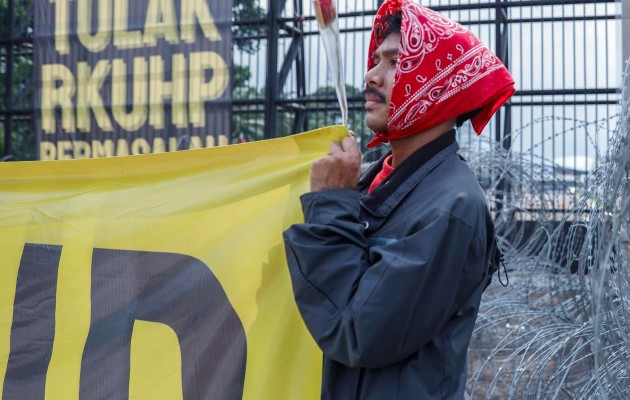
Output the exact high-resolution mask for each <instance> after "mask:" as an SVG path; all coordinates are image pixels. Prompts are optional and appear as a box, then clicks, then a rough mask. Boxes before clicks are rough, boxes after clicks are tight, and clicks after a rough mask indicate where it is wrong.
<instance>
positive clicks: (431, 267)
mask: <svg viewBox="0 0 630 400" xmlns="http://www.w3.org/2000/svg"><path fill="white" fill-rule="evenodd" d="M365 80H366V89H365V100H366V103H365V109H366V111H367V115H366V118H365V122H366V124H367V126H368V127H370V128H371V129H372V130H373V131H374V132H375V137H374V139H373V140H372V142H371V143H370V145H369V146H374V145H377V144H379V143H383V142H386V141H389V142H390V143H391V152H390V153H389V154H388V155H386V156H385V157H383V159H381V160H380V161H378V162H376V163H375V164H374V165H372V166H371V167H370V168H368V169H367V170H366V171H365V172H364V173H363V175H362V176H361V172H360V160H361V154H360V152H359V150H358V149H357V146H356V144H355V142H354V139H353V138H350V137H348V138H345V139H344V140H343V141H342V142H341V143H334V144H333V145H332V146H331V153H330V154H329V155H328V156H326V157H324V158H322V159H320V160H317V161H315V162H314V163H313V166H312V170H311V192H310V193H307V194H305V195H304V196H302V207H303V212H304V224H298V225H294V226H292V227H291V228H289V229H288V230H287V231H286V232H285V245H286V252H287V260H288V263H289V270H290V274H291V279H292V284H293V290H294V294H295V299H296V302H297V305H298V308H299V310H300V313H301V315H302V317H303V319H304V321H305V323H306V326H307V327H308V329H309V331H310V333H311V334H312V336H313V338H314V339H315V341H316V342H317V344H318V345H319V346H320V348H321V349H322V351H323V353H324V370H323V383H322V398H323V399H335V400H337V399H340V400H345V399H382V400H389V399H423V400H424V399H458V400H459V399H462V398H463V396H464V390H465V386H466V352H467V348H468V344H469V341H470V337H471V335H472V331H473V327H474V324H475V319H476V317H477V312H478V308H479V303H480V301H481V294H482V292H483V290H484V289H485V288H486V287H487V285H488V284H489V282H490V276H491V274H492V273H493V271H494V270H495V269H496V261H495V258H496V254H497V251H496V242H495V240H494V229H493V224H492V220H491V217H490V213H489V211H488V208H487V205H486V202H485V198H484V194H483V192H482V190H481V188H480V186H479V184H478V182H477V180H476V178H475V176H474V174H473V172H472V171H471V170H470V168H469V167H468V166H467V165H466V163H465V161H464V160H463V159H462V158H461V157H459V156H458V155H457V153H456V151H457V150H458V145H457V142H456V140H455V132H454V130H453V127H454V125H455V124H456V123H461V122H462V121H461V120H462V119H463V118H460V117H461V116H464V117H470V116H472V119H471V122H472V125H473V127H474V128H475V130H476V131H477V132H478V133H479V132H481V130H482V129H483V127H484V126H485V125H486V124H487V122H488V120H489V119H490V118H491V116H492V115H493V114H494V112H495V111H496V110H497V109H498V108H499V107H500V106H501V104H503V103H504V102H505V101H506V100H507V99H508V98H509V97H510V96H511V95H512V94H513V92H514V88H513V83H514V82H513V80H512V78H511V76H510V75H509V73H508V72H507V70H506V69H505V67H504V66H503V65H502V64H501V62H500V61H499V60H498V59H497V58H496V56H494V55H493V54H492V53H491V52H490V51H489V50H488V49H487V48H486V47H485V46H484V45H483V44H481V42H480V41H479V39H477V38H476V37H475V36H474V35H473V34H472V33H470V32H469V31H467V30H466V29H464V28H463V27H461V26H460V25H458V24H456V23H454V22H453V21H450V20H448V19H446V18H445V17H443V16H441V15H439V14H437V13H435V12H433V11H431V10H429V9H427V8H424V7H422V6H419V5H417V4H414V3H412V2H411V1H410V0H386V1H385V3H384V4H383V5H382V6H381V8H380V9H379V11H378V13H377V16H376V19H375V21H374V26H373V30H372V38H371V43H370V59H369V61H368V72H367V74H366V76H365ZM458 118H459V119H460V120H459V121H458Z"/></svg>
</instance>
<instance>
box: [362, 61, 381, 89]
mask: <svg viewBox="0 0 630 400" xmlns="http://www.w3.org/2000/svg"><path fill="white" fill-rule="evenodd" d="M379 67H380V64H379V65H375V66H374V67H373V68H372V69H370V70H369V71H368V72H367V73H366V74H365V83H366V85H367V86H376V87H380V86H382V85H383V78H382V77H381V74H380V73H379Z"/></svg>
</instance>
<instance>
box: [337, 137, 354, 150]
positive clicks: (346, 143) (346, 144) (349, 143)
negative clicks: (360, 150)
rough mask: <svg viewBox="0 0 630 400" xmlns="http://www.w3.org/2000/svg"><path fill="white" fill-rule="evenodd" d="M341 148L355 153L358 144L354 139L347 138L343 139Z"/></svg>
mask: <svg viewBox="0 0 630 400" xmlns="http://www.w3.org/2000/svg"><path fill="white" fill-rule="evenodd" d="M341 148H342V149H343V151H354V150H356V148H357V142H355V141H354V138H351V137H346V138H343V141H342V142H341Z"/></svg>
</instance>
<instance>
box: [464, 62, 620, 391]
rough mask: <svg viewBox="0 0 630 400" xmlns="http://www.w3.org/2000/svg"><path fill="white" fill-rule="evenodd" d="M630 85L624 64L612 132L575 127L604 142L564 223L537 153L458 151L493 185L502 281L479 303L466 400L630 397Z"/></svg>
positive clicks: (599, 125)
mask: <svg viewBox="0 0 630 400" xmlns="http://www.w3.org/2000/svg"><path fill="white" fill-rule="evenodd" d="M629 74H630V60H628V61H627V62H626V69H625V73H624V77H623V82H624V88H623V89H622V92H623V93H622V94H623V95H622V99H623V100H622V107H621V113H620V114H619V115H616V116H613V117H612V119H614V120H616V123H615V124H613V125H614V126H615V127H614V129H613V130H612V132H602V131H603V130H605V126H606V125H607V124H605V123H603V122H605V121H602V120H599V121H593V122H585V121H574V120H572V121H574V122H576V123H575V125H574V126H573V127H572V128H570V129H569V130H576V129H583V128H585V127H589V129H588V130H587V131H588V132H590V133H588V134H589V135H591V134H592V135H594V136H596V135H598V134H604V133H605V134H608V135H609V136H610V142H609V143H608V147H607V151H606V152H605V155H601V154H598V157H599V159H598V161H600V162H599V163H598V164H599V165H598V167H597V168H595V170H594V171H592V172H591V173H589V174H588V176H587V177H586V178H585V179H584V181H583V182H582V183H581V185H579V186H577V187H576V188H574V190H575V192H574V193H573V194H572V195H571V196H570V199H569V200H570V203H569V205H568V208H567V209H566V210H562V212H561V213H560V212H558V210H556V209H555V206H554V202H555V200H557V199H553V198H550V197H551V196H552V195H550V194H549V193H548V191H545V190H543V189H542V188H541V187H540V185H539V182H540V181H541V179H545V178H546V177H552V175H553V170H552V169H553V167H550V163H548V162H547V163H546V162H540V161H541V160H537V159H536V157H535V156H533V152H532V150H533V148H534V147H535V146H536V145H535V146H533V147H532V148H531V149H527V150H525V151H521V152H516V151H513V150H506V149H504V147H503V146H502V143H491V142H488V143H487V144H485V145H484V146H481V147H482V148H483V149H484V150H483V151H480V150H479V149H475V150H474V151H473V150H466V149H464V151H463V153H464V157H465V158H467V160H468V162H469V164H470V165H471V167H472V168H473V169H475V170H476V171H482V172H483V175H486V176H492V177H493V179H492V181H491V184H490V185H489V187H488V188H487V189H486V193H487V197H488V200H489V203H490V206H491V209H492V210H493V211H494V212H495V224H496V231H497V234H498V238H499V242H500V245H501V247H502V249H503V251H504V253H505V262H506V266H507V269H508V271H509V274H510V286H509V287H508V288H503V287H502V286H500V285H498V284H497V283H496V282H493V284H492V285H491V286H490V287H489V288H488V290H487V291H486V293H485V294H484V297H483V300H482V305H481V307H480V311H479V315H478V319H477V324H476V327H475V333H474V335H473V338H472V340H471V345H470V349H469V355H468V357H469V377H468V392H469V393H470V394H471V396H472V398H473V399H536V400H540V399H628V398H630V269H629V268H630V265H629V264H630V262H629V257H630V244H629V242H630V238H629V233H630V106H629V102H628V99H629V98H630V94H629V93H627V91H628V90H630V88H629V86H628V85H629V83H630V81H629ZM552 119H558V118H556V117H544V118H541V119H539V120H536V121H534V122H532V124H538V123H544V122H545V121H548V120H552ZM526 128H527V127H523V128H521V129H519V130H516V131H514V132H512V134H511V135H512V139H513V138H514V137H517V136H518V135H519V134H520V133H521V132H522V131H523V130H524V129H526ZM564 133H566V131H563V132H556V133H554V134H552V135H550V136H549V137H548V138H546V139H544V140H553V137H554V136H557V135H560V134H564ZM589 140H590V142H591V143H592V144H593V146H594V147H595V148H597V146H596V145H595V143H597V140H596V139H595V137H590V138H589ZM537 145H539V144H537ZM495 281H496V279H495Z"/></svg>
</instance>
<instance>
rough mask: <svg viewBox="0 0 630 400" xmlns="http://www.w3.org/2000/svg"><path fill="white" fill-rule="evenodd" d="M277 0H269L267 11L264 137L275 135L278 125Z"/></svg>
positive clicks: (268, 137)
mask: <svg viewBox="0 0 630 400" xmlns="http://www.w3.org/2000/svg"><path fill="white" fill-rule="evenodd" d="M278 6H279V0H269V10H268V12H267V28H268V29H269V32H268V33H267V86H266V93H265V139H271V138H274V137H276V135H277V131H278V129H277V127H278V112H277V111H278V110H277V101H278V37H279V29H280V27H279V25H278V16H279V15H280V10H279V9H278V8H279V7H278Z"/></svg>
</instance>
